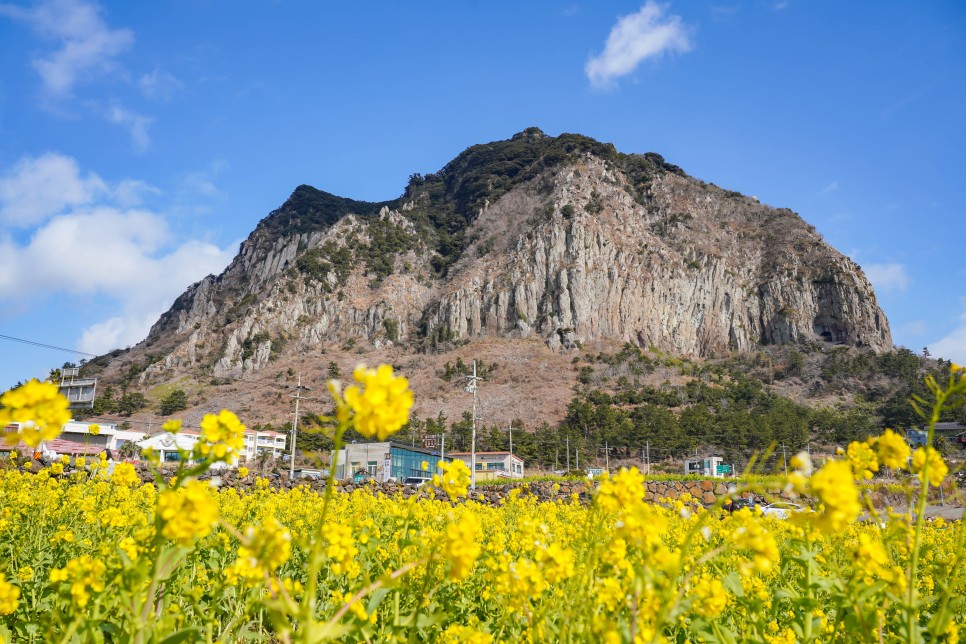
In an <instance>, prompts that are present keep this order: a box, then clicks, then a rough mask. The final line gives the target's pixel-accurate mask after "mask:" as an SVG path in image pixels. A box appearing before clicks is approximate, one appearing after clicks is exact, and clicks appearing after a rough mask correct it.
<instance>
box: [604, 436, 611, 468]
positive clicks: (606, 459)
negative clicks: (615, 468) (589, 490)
mask: <svg viewBox="0 0 966 644" xmlns="http://www.w3.org/2000/svg"><path fill="white" fill-rule="evenodd" d="M604 463H605V464H606V465H605V467H604V469H606V470H607V471H608V472H610V448H609V447H607V441H604Z"/></svg>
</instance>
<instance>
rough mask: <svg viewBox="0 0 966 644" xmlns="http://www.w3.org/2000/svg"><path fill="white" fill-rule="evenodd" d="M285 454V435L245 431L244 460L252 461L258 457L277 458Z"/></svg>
mask: <svg viewBox="0 0 966 644" xmlns="http://www.w3.org/2000/svg"><path fill="white" fill-rule="evenodd" d="M284 453H285V434H283V433H281V432H272V431H258V430H254V429H248V430H245V448H244V450H242V456H243V457H244V460H254V459H256V458H258V457H259V456H260V455H268V456H270V457H272V458H279V457H280V456H282V455H283V454H284Z"/></svg>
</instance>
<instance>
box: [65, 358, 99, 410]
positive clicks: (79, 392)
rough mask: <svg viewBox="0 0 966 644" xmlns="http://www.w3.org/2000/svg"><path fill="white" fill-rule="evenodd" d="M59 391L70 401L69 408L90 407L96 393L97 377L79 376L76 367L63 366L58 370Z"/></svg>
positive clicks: (78, 370) (92, 404) (92, 405)
mask: <svg viewBox="0 0 966 644" xmlns="http://www.w3.org/2000/svg"><path fill="white" fill-rule="evenodd" d="M58 388H59V389H60V393H61V394H63V396H64V398H66V399H67V400H68V402H70V409H91V408H93V407H94V396H95V395H96V393H97V378H81V377H80V369H79V368H77V367H64V368H63V369H61V372H60V384H59V385H58Z"/></svg>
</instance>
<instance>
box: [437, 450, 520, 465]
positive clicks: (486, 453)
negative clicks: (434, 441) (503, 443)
mask: <svg viewBox="0 0 966 644" xmlns="http://www.w3.org/2000/svg"><path fill="white" fill-rule="evenodd" d="M447 454H448V455H449V456H472V452H447ZM476 455H477V456H512V457H513V458H515V459H517V460H518V461H520V462H521V463H523V462H524V461H523V459H522V458H520V457H519V456H517V455H516V454H511V453H510V452H477V453H476Z"/></svg>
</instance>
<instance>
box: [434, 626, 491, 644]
mask: <svg viewBox="0 0 966 644" xmlns="http://www.w3.org/2000/svg"><path fill="white" fill-rule="evenodd" d="M439 641H440V642H441V644H493V636H492V635H490V634H489V633H484V632H482V631H478V630H476V629H475V628H472V627H470V626H463V625H462V624H452V625H450V626H448V627H447V628H446V630H445V631H443V634H442V636H441V637H440V640H439Z"/></svg>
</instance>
